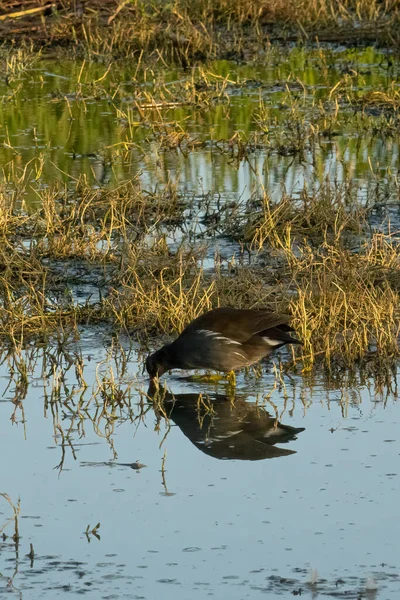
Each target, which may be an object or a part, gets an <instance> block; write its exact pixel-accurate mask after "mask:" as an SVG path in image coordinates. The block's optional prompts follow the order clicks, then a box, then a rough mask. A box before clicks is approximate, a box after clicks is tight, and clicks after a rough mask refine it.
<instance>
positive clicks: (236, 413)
mask: <svg viewBox="0 0 400 600" xmlns="http://www.w3.org/2000/svg"><path fill="white" fill-rule="evenodd" d="M150 392H151V390H149V396H150V397H153V396H152V395H151V393H150ZM164 407H165V412H166V414H167V415H168V417H169V419H171V420H172V421H173V422H174V423H175V424H176V425H177V426H178V427H179V428H180V429H181V431H182V432H183V433H184V435H185V436H186V437H187V438H189V440H190V441H191V442H192V444H194V445H195V446H196V447H197V448H198V449H199V450H201V451H202V452H204V453H205V454H208V455H209V456H213V457H214V458H220V459H225V460H228V459H230V460H264V459H267V458H277V457H278V456H289V455H290V454H296V452H295V450H290V449H289V448H280V447H278V446H276V444H285V443H287V442H291V441H293V440H295V439H296V434H298V433H300V432H302V431H304V427H291V426H290V425H284V424H282V423H280V422H279V421H278V420H277V419H276V418H274V417H272V416H271V415H270V414H269V412H267V410H266V409H265V408H264V407H262V406H257V405H255V404H251V403H248V402H246V401H245V400H244V399H242V398H236V399H235V401H234V402H232V401H231V400H230V399H229V398H228V397H227V396H225V395H223V394H216V395H213V396H207V397H205V398H204V397H201V396H199V394H175V395H172V394H168V393H167V394H166V395H165V397H164Z"/></svg>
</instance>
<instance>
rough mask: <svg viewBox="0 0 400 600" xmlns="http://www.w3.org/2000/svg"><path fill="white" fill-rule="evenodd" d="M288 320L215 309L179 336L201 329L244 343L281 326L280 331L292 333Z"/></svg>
mask: <svg viewBox="0 0 400 600" xmlns="http://www.w3.org/2000/svg"><path fill="white" fill-rule="evenodd" d="M289 318H290V317H288V316H287V315H280V314H277V313H271V312H270V311H267V310H241V309H235V308H216V309H214V310H211V311H209V312H207V313H205V314H204V315H201V316H200V317H197V319H195V320H194V321H192V322H191V323H190V324H189V325H188V326H187V327H186V329H184V331H183V332H182V334H181V335H183V334H184V333H189V332H190V333H192V332H193V331H194V330H196V329H202V330H208V331H216V332H218V333H220V334H221V335H223V336H225V337H227V338H230V339H232V340H235V341H237V342H240V343H244V342H246V341H248V340H249V339H250V338H251V337H252V336H253V335H256V334H259V333H262V332H264V331H268V330H269V329H272V328H276V327H279V326H283V327H282V331H292V328H291V327H290V326H289V325H287V323H288V321H289Z"/></svg>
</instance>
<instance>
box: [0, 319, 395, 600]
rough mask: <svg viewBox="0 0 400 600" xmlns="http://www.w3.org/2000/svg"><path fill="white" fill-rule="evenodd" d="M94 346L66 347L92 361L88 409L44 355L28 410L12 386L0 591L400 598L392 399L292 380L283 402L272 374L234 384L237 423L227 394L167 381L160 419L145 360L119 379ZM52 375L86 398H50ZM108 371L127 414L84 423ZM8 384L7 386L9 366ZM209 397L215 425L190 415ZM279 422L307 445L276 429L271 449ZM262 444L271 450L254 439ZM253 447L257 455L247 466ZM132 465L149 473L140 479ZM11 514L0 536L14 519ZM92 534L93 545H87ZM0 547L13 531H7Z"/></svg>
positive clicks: (105, 349)
mask: <svg viewBox="0 0 400 600" xmlns="http://www.w3.org/2000/svg"><path fill="white" fill-rule="evenodd" d="M101 338H102V334H101V332H100V331H97V332H96V333H95V334H94V335H93V336H92V337H85V336H83V337H82V339H81V341H80V342H79V345H78V346H76V345H75V346H72V347H70V353H71V354H72V352H74V351H77V350H79V347H80V348H81V349H82V351H83V358H84V361H85V367H84V373H83V374H84V379H85V381H86V382H87V383H88V385H89V388H88V389H87V390H86V391H85V392H84V393H83V395H81V393H82V392H81V391H78V389H79V385H78V382H77V379H76V377H75V375H74V368H73V367H72V368H70V369H69V370H68V371H67V366H65V367H64V368H63V369H58V368H56V369H55V371H53V373H54V372H55V373H56V375H55V376H50V377H49V378H48V379H47V380H46V378H44V377H43V370H42V367H43V351H40V350H35V351H34V355H35V356H36V366H35V367H34V369H33V371H32V374H31V375H30V377H29V387H28V392H27V395H26V398H25V399H23V401H22V403H21V405H20V406H15V404H13V403H12V400H13V398H14V397H15V389H14V385H13V384H11V385H10V387H9V388H8V389H7V390H6V391H5V392H4V394H3V398H2V402H1V404H0V412H1V420H0V423H1V432H0V444H1V454H2V456H3V457H4V458H3V461H2V466H1V482H2V491H6V492H7V493H8V494H9V497H10V498H11V499H12V501H13V502H14V504H16V503H17V500H18V498H20V500H21V512H20V516H19V535H20V536H21V538H20V541H19V547H18V552H17V551H16V548H15V543H14V542H13V541H12V539H11V537H7V539H5V540H3V542H2V546H1V549H2V551H1V567H0V572H1V574H2V579H1V582H2V584H1V585H2V591H3V592H4V593H5V592H8V593H11V594H13V595H16V596H20V597H23V598H34V597H35V598H37V597H40V598H54V597H64V595H66V594H67V595H68V596H69V597H78V596H80V595H81V594H89V595H92V596H93V597H96V598H117V597H118V598H120V597H127V598H128V597H129V598H154V597H155V596H156V595H159V594H163V595H164V596H166V597H174V598H187V597H189V596H191V597H192V596H193V597H196V598H203V597H205V596H213V597H216V598H225V597H227V596H229V597H232V598H235V599H236V598H238V599H241V598H256V597H259V596H260V595H261V597H262V595H265V594H267V595H269V596H270V597H288V595H289V594H291V593H294V592H298V590H299V588H301V590H302V595H304V596H306V597H314V598H316V597H319V596H326V595H328V596H329V595H330V596H333V597H353V598H357V597H359V594H361V595H362V597H365V594H366V592H365V586H366V582H367V579H368V578H372V579H373V581H374V582H375V583H376V586H377V590H376V591H374V592H371V591H370V592H369V594H372V593H373V594H375V595H374V596H372V597H380V598H397V597H398V594H399V590H400V577H399V565H398V560H397V556H398V552H397V549H398V539H397V538H398V534H397V528H396V526H395V523H396V522H397V513H398V500H399V498H398V491H399V487H398V477H399V472H398V463H399V446H398V435H397V433H398V427H399V425H400V423H399V411H398V403H397V400H396V397H395V396H394V395H393V394H389V395H388V397H386V396H383V395H382V394H381V393H379V392H378V391H376V390H375V391H374V389H373V386H372V382H371V381H370V380H368V381H367V382H366V383H365V384H363V385H361V384H360V385H359V386H358V388H357V390H356V391H355V390H343V389H340V388H336V387H335V386H334V385H330V386H328V385H327V384H326V383H325V382H324V380H319V379H317V380H316V381H313V382H312V385H311V384H307V383H306V381H304V380H303V379H302V378H301V377H300V376H296V377H294V379H293V380H292V381H289V380H287V379H286V380H285V383H286V391H285V393H284V391H283V390H282V389H279V388H276V389H275V390H274V389H273V388H274V376H273V370H272V366H271V363H269V364H268V365H266V367H265V373H264V375H263V377H262V378H261V379H255V378H254V376H252V375H247V376H245V375H244V374H242V375H240V376H239V378H238V387H237V392H236V396H237V400H236V405H235V406H234V407H233V408H231V405H230V401H229V398H227V397H226V388H225V386H224V385H223V384H218V385H217V387H216V386H215V384H207V383H199V382H196V383H194V382H191V381H188V380H186V379H182V374H175V375H172V376H169V377H168V379H167V386H168V388H169V389H170V390H171V391H172V392H173V394H174V395H175V398H176V405H175V408H174V411H173V412H172V413H171V415H170V416H171V418H170V420H169V422H168V421H166V420H165V419H164V418H163V417H162V416H159V417H158V418H157V416H156V414H155V412H154V410H153V407H152V405H151V404H149V403H148V402H147V401H146V399H145V393H146V392H147V386H148V382H147V380H146V378H145V377H144V376H143V375H142V374H141V368H140V367H139V366H135V365H136V360H135V356H136V353H135V350H134V349H132V354H131V356H130V361H129V369H128V371H127V373H125V374H122V373H121V372H118V368H117V363H116V362H115V358H117V359H118V357H119V358H121V354H120V352H119V351H118V350H117V349H116V350H115V351H114V353H113V354H114V359H112V358H111V355H110V353H109V349H110V347H111V343H110V340H109V338H107V337H104V339H103V342H102V343H99V340H100V339H101ZM96 340H97V342H96ZM123 343H124V341H123ZM127 349H128V346H127V342H126V341H125V350H127ZM89 352H90V355H89ZM53 355H55V354H53ZM282 357H283V358H284V357H285V355H284V353H283V355H282ZM89 358H90V360H88V359H89ZM47 364H48V365H50V364H51V361H49V358H47ZM119 364H120V363H119ZM51 370H52V369H50V371H51ZM96 370H97V375H96ZM45 372H47V373H48V372H49V369H48V368H46V369H45ZM60 373H64V375H65V377H64V379H65V382H66V385H67V389H68V393H69V394H72V392H73V386H75V392H76V393H75V394H74V396H73V397H70V398H68V393H67V392H66V391H65V390H64V391H61V393H60V396H59V399H58V401H57V400H56V395H55V396H54V397H53V401H52V400H51V389H52V386H53V389H54V385H56V382H57V381H59V380H60V377H59V374H60ZM110 373H114V377H115V379H116V381H119V382H120V386H119V389H121V390H122V391H123V392H124V393H125V395H124V397H123V399H122V400H120V403H119V404H118V402H115V403H114V406H112V404H111V403H110V400H109V401H108V403H106V405H104V396H101V394H100V395H98V396H97V402H96V400H95V399H94V398H92V399H91V401H90V404H89V405H88V406H87V409H86V410H84V407H85V405H86V403H87V402H88V401H89V399H90V398H91V394H92V392H93V389H96V388H98V385H99V384H101V382H102V381H103V376H106V379H107V380H108V381H110V380H111V377H110ZM0 377H1V381H2V387H3V389H4V387H5V384H6V383H7V382H8V377H9V374H8V371H7V368H6V365H5V364H4V363H3V366H2V368H1V375H0ZM45 383H47V400H46V390H45ZM104 385H105V384H104V381H103V387H104ZM371 386H372V387H371ZM271 390H272V395H271V396H270V397H269V399H268V400H267V399H266V396H267V395H268V394H269V392H271ZM200 392H202V393H203V394H204V395H206V394H207V393H208V394H210V396H211V397H212V398H213V399H214V402H215V404H214V406H215V413H216V414H214V416H213V417H210V416H209V413H208V412H207V409H205V408H204V407H203V409H201V408H200V409H199V411H197V409H196V406H197V403H196V398H197V396H198V394H199V393H200ZM381 392H382V390H381ZM216 394H218V396H219V398H218V400H216ZM245 400H246V401H247V402H248V403H249V404H248V408H247V409H246V403H245ZM257 400H258V403H259V404H260V405H263V406H260V407H259V408H257V407H256V406H255V404H254V403H255V402H256V401H257ZM78 401H79V402H80V412H81V415H82V416H81V418H79V417H78V416H77V412H79V411H77V409H78ZM104 406H106V407H107V408H106V409H105V410H104ZM168 407H169V405H168V404H167V412H168V413H169V412H170V408H168ZM22 408H23V413H22ZM14 410H15V423H13V422H12V421H10V417H11V415H12V413H13V412H14ZM266 411H268V412H269V414H270V418H268V416H267V414H266ZM275 411H276V413H275ZM174 413H175V416H174ZM275 414H277V415H278V416H279V420H280V422H281V423H283V425H284V426H291V427H295V428H299V431H298V432H297V433H295V432H290V433H287V431H283V432H282V431H280V432H279V431H278V432H277V433H276V436H277V437H278V439H277V443H276V444H273V442H274V441H275V440H273V439H271V437H273V436H272V432H273V431H274V430H273V428H272V429H271V426H272V425H273V421H274V417H275ZM110 415H111V416H110ZM211 421H213V426H212V427H210V424H211ZM55 426H56V428H55ZM58 426H59V427H58ZM70 428H71V431H70V435H69V437H68V438H67V436H66V432H67V431H68V430H69V429H70ZM301 428H305V430H304V431H301ZM61 430H62V431H63V432H64V444H63V442H62V435H61ZM263 431H264V434H265V433H267V437H266V439H267V441H268V443H267V445H265V443H263V442H259V441H257V440H259V439H262V432H263ZM243 432H244V434H243ZM279 436H281V437H279ZM255 440H256V441H255ZM258 445H261V448H262V451H261V452H259V450H257V452H254V447H257V446H258ZM63 450H64V451H65V454H64V457H63ZM238 453H240V455H241V457H242V459H241V460H239V459H238ZM163 461H164V462H163ZM137 462H138V463H140V465H143V466H142V467H141V468H139V469H137V468H132V466H131V465H132V463H133V467H136V466H137V465H136V463H137ZM1 500H2V502H1V515H0V518H1V523H2V524H3V523H5V522H6V521H7V519H8V518H9V517H11V516H12V514H13V513H12V510H11V507H10V506H9V505H8V503H7V502H6V501H5V500H4V499H3V498H2V499H1ZM97 523H100V527H99V529H98V530H97V534H98V536H99V538H97V537H96V536H95V535H94V534H93V533H90V531H91V530H92V529H93V528H94V527H95V526H96V525H97ZM88 526H89V531H88V532H87V534H86V533H85V531H86V530H87V528H88ZM4 533H6V534H7V536H11V535H12V534H13V533H14V523H13V522H11V523H9V525H8V526H7V528H6V529H5V530H4ZM30 544H32V545H33V549H34V558H33V560H31V559H30V558H29V556H27V555H28V553H29V545H30ZM14 573H15V574H14ZM10 579H12V583H9V581H10ZM313 579H315V580H316V581H315V582H314V583H311V581H312V580H313ZM369 585H371V582H369ZM367 597H368V596H367Z"/></svg>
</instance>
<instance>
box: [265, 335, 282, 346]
mask: <svg viewBox="0 0 400 600" xmlns="http://www.w3.org/2000/svg"><path fill="white" fill-rule="evenodd" d="M262 339H263V340H264V342H267V344H269V345H270V346H279V344H282V340H272V339H271V338H268V337H265V336H263V338H262Z"/></svg>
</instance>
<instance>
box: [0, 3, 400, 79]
mask: <svg viewBox="0 0 400 600" xmlns="http://www.w3.org/2000/svg"><path fill="white" fill-rule="evenodd" d="M23 41H25V42H27V43H29V44H34V47H35V48H39V47H45V48H47V49H50V48H56V49H59V50H62V51H65V49H70V50H75V51H76V52H78V53H80V54H82V53H83V54H85V55H89V56H90V57H92V58H95V57H99V58H100V57H104V56H106V55H109V56H111V57H113V58H122V57H132V58H136V59H139V57H140V59H141V60H142V59H146V60H148V59H149V58H151V57H152V58H154V59H156V60H161V61H163V62H166V63H171V62H174V63H175V64H181V65H182V66H184V67H185V66H188V65H189V64H191V63H192V62H193V60H198V61H204V60H211V59H231V60H248V59H249V58H254V57H257V56H259V54H260V52H262V51H264V50H265V49H266V48H267V47H268V45H269V44H270V43H271V42H274V41H278V42H281V43H282V42H284V43H285V42H296V43H315V42H317V43H318V42H320V43H321V42H331V43H335V44H347V45H349V44H350V45H357V44H363V45H365V44H378V45H380V46H384V47H387V48H393V49H394V50H396V49H398V48H399V47H400V6H399V3H398V0H274V1H272V2H271V0H260V1H258V2H254V0H236V1H235V2H232V1H231V0H197V1H196V2H194V1H193V0H175V1H173V2H164V1H163V0H29V1H24V2H22V1H20V0H3V2H2V3H1V8H0V42H3V43H12V44H16V45H18V44H21V43H22V42H23Z"/></svg>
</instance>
